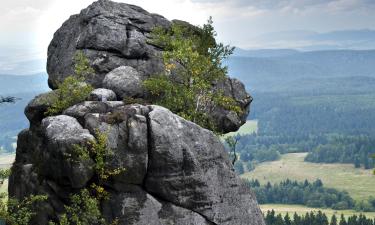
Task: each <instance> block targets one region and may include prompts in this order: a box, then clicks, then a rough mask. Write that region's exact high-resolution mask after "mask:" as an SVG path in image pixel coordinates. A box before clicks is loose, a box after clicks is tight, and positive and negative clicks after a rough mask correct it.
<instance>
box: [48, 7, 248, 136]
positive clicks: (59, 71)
mask: <svg viewBox="0 0 375 225" xmlns="http://www.w3.org/2000/svg"><path fill="white" fill-rule="evenodd" d="M170 25H171V22H170V21H168V20H167V19H165V18H164V17H162V16H159V15H156V14H150V13H148V12H146V11H145V10H143V9H141V8H139V7H137V6H133V5H127V4H123V3H114V2H111V1H108V0H100V1H97V2H94V3H93V4H92V5H90V6H89V7H88V8H86V9H84V10H82V12H81V13H80V14H79V15H74V16H71V17H70V18H69V19H68V20H67V21H66V22H65V23H64V24H63V25H62V27H61V28H60V29H59V30H58V31H57V32H56V33H55V35H54V38H53V40H52V42H51V44H50V46H49V48H48V61H47V72H48V74H49V79H48V81H49V85H50V87H51V88H52V89H55V88H57V84H58V83H59V82H62V81H63V80H64V79H65V78H66V77H67V76H69V75H71V74H73V72H74V62H73V59H74V55H75V54H76V51H77V50H83V51H84V53H85V55H86V56H87V57H88V58H89V60H90V62H91V65H92V67H93V68H94V69H95V74H92V75H91V76H90V77H88V78H87V79H88V81H89V82H90V83H91V84H92V85H94V86H95V87H97V88H100V87H104V88H108V89H112V90H113V91H114V92H115V93H116V94H117V98H118V100H122V99H123V98H124V97H135V98H142V97H144V95H145V93H144V90H142V81H143V80H145V79H146V78H148V77H150V76H153V75H156V74H160V72H161V71H162V70H163V67H164V66H163V61H162V58H161V51H162V49H160V48H158V47H156V46H153V45H151V44H150V43H149V42H148V38H149V36H150V32H151V31H152V29H153V28H154V27H157V26H159V27H164V28H168V27H170ZM190 26H191V25H190ZM214 88H215V87H214ZM216 88H219V89H221V90H224V93H225V94H226V95H227V96H230V97H233V98H234V99H235V100H236V101H237V102H238V103H239V105H240V106H241V108H242V109H243V112H242V113H241V114H240V115H237V114H236V113H234V112H231V111H228V110H224V109H221V108H218V109H217V110H216V111H215V112H214V113H212V115H211V116H212V117H213V118H214V121H215V123H216V125H217V126H218V127H219V128H221V129H222V130H223V131H224V132H230V131H235V130H237V129H238V128H239V127H240V126H241V125H242V124H243V123H244V122H245V121H246V117H247V115H248V113H249V105H250V102H251V100H252V99H251V97H250V95H249V94H248V93H246V90H245V87H244V85H243V84H242V83H241V82H239V81H238V80H236V79H230V78H229V77H227V78H226V79H225V80H224V81H221V82H220V83H219V84H217V85H216Z"/></svg>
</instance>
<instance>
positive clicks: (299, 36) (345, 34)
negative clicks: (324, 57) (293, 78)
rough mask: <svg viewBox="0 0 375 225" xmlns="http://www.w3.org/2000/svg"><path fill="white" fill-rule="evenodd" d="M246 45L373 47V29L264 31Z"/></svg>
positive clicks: (330, 47) (307, 49)
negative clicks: (324, 31)
mask: <svg viewBox="0 0 375 225" xmlns="http://www.w3.org/2000/svg"><path fill="white" fill-rule="evenodd" d="M247 43H248V45H249V46H248V47H258V48H272V49H276V48H293V49H299V50H304V51H317V50H332V49H336V50H337V49H352V50H367V49H375V30H369V29H362V30H340V31H331V32H326V33H318V32H314V31H309V30H292V31H281V32H273V33H266V34H263V35H259V36H257V37H253V38H250V39H249V40H248V42H247Z"/></svg>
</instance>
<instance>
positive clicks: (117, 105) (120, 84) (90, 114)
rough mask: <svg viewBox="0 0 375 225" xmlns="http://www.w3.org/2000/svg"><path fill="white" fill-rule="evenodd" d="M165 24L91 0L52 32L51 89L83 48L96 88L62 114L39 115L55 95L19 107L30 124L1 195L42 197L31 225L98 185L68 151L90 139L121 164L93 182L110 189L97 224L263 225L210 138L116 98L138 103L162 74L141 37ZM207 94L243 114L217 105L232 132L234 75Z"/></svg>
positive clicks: (236, 94)
mask: <svg viewBox="0 0 375 225" xmlns="http://www.w3.org/2000/svg"><path fill="white" fill-rule="evenodd" d="M170 24H171V23H170V22H169V21H168V20H166V19H165V18H164V17H162V16H159V15H155V14H150V13H148V12H146V11H145V10H143V9H141V8H139V7H137V6H133V5H127V4H123V3H114V2H111V1H108V0H99V1H97V2H94V3H93V4H92V5H90V6H89V7H88V8H86V9H84V10H82V11H81V13H80V14H79V15H74V16H72V17H70V19H69V20H67V21H66V22H65V23H64V24H63V26H62V27H61V28H60V29H59V30H58V31H57V32H56V34H55V36H54V39H53V40H52V42H51V44H50V46H49V49H48V73H49V84H50V86H51V87H52V88H56V87H57V83H59V82H61V81H62V80H63V79H64V78H65V77H67V76H68V75H71V74H72V73H73V67H74V65H73V57H74V55H75V52H76V51H77V50H83V51H84V53H85V54H86V56H87V57H88V58H89V60H90V63H91V65H92V66H93V67H94V69H95V74H93V75H92V76H90V78H89V79H88V82H90V83H91V84H93V85H94V86H95V87H96V88H97V89H95V90H94V91H93V92H92V93H91V95H90V97H89V98H88V99H87V100H88V101H84V102H81V103H78V104H75V105H73V106H71V107H69V108H67V109H66V110H64V112H63V113H62V115H57V116H52V117H46V115H45V112H46V111H47V109H48V107H49V106H50V105H51V104H52V101H53V99H55V98H56V91H51V92H48V93H45V94H42V95H39V96H37V97H36V98H35V99H34V100H32V101H31V102H30V103H29V104H28V106H27V107H26V109H25V114H26V116H27V118H28V119H29V121H30V128H29V129H26V130H24V131H22V132H21V133H20V134H19V136H18V142H17V153H16V161H15V163H14V165H13V167H12V175H11V177H10V179H9V194H10V196H11V197H15V198H18V199H22V198H24V197H27V196H29V195H30V194H45V195H48V197H49V198H48V200H47V201H45V202H43V203H40V205H39V206H38V211H37V214H36V217H35V218H34V220H33V221H32V222H31V223H30V224H31V225H45V224H48V221H50V220H56V219H57V218H58V216H59V215H61V214H62V213H63V212H64V205H65V204H67V203H69V196H70V195H71V194H72V193H77V192H78V191H79V190H80V189H82V188H89V187H90V185H91V184H93V183H94V182H95V181H97V180H98V174H97V173H98V172H97V171H96V170H95V167H94V166H95V164H94V162H95V159H94V158H90V157H88V158H84V159H80V158H77V157H74V154H76V151H77V146H81V147H85V146H89V143H90V142H92V141H95V140H97V139H98V137H99V136H98V135H99V133H102V134H105V135H106V136H107V147H108V148H110V149H111V151H112V152H113V155H112V156H108V157H106V158H105V164H106V166H107V167H109V168H110V169H116V168H125V171H122V172H121V173H120V174H117V175H115V176H113V177H111V178H110V179H108V180H105V181H102V185H103V186H104V187H105V189H106V190H107V191H108V192H109V193H110V197H109V199H105V200H102V202H101V212H102V214H103V216H104V217H105V218H106V219H108V220H113V219H115V218H117V219H118V220H119V224H120V225H149V224H156V225H159V224H160V225H170V224H176V225H245V224H246V225H264V221H263V216H262V213H261V211H260V209H259V207H258V204H257V202H256V199H255V196H254V194H253V193H252V192H251V191H250V190H249V189H248V188H247V187H246V186H244V185H243V184H242V181H241V180H240V179H239V178H238V177H237V176H236V174H235V173H234V170H233V167H232V165H231V163H230V160H229V158H228V155H227V153H226V152H225V149H224V147H223V145H222V143H221V142H220V140H219V138H218V137H217V136H216V135H214V134H213V133H212V132H211V131H208V130H206V129H203V128H201V127H199V126H198V125H196V124H194V123H192V122H189V121H186V120H184V119H183V118H181V117H179V116H177V115H175V114H173V113H172V112H170V111H169V110H168V109H165V108H163V107H160V106H155V105H139V104H132V105H126V103H124V102H123V101H121V100H122V99H123V98H125V97H133V98H143V97H144V96H145V93H144V90H142V81H143V80H144V79H145V78H147V77H149V76H152V75H153V74H157V73H158V72H160V71H161V70H162V69H163V63H162V59H161V58H160V55H161V49H158V48H156V47H155V46H152V45H150V44H148V42H147V38H148V36H149V33H150V31H151V30H152V28H154V27H155V26H163V27H166V28H167V27H169V26H170ZM214 89H216V90H220V91H223V92H224V93H225V94H226V95H227V96H231V97H233V98H234V99H235V100H236V101H237V102H238V103H239V104H240V105H241V108H242V109H243V110H244V112H243V113H242V114H241V115H237V114H235V113H234V112H231V111H227V110H224V109H220V108H218V109H217V110H216V111H215V112H214V113H213V114H212V117H213V118H214V119H215V122H216V123H217V124H220V127H221V128H222V130H223V131H234V130H237V129H238V128H239V127H240V126H241V125H242V124H243V122H244V121H245V120H246V117H247V115H248V109H249V105H250V102H251V97H250V96H249V95H248V93H247V92H246V91H245V88H244V85H243V84H242V83H241V82H239V81H238V80H236V79H230V78H227V79H225V80H224V81H222V82H220V83H217V84H215V85H214ZM98 132H99V133H98Z"/></svg>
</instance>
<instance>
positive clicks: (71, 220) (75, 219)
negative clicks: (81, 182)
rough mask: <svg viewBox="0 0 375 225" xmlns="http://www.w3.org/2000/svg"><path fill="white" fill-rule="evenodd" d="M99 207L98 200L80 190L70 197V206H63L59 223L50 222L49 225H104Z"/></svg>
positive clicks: (85, 191)
mask: <svg viewBox="0 0 375 225" xmlns="http://www.w3.org/2000/svg"><path fill="white" fill-rule="evenodd" d="M99 207H100V202H99V200H98V199H97V198H95V197H93V196H91V195H90V192H89V191H88V190H87V189H82V190H81V191H80V192H79V193H78V194H73V195H71V196H70V204H69V205H65V213H64V214H62V215H61V216H60V218H59V222H58V223H55V222H52V221H51V222H50V223H49V225H57V224H58V225H73V224H74V225H90V224H96V225H106V224H107V223H106V221H105V220H104V218H103V217H102V214H101V212H100V208H99Z"/></svg>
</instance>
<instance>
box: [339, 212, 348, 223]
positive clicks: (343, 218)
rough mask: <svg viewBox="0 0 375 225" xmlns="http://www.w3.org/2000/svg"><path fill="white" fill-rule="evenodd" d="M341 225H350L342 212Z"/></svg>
mask: <svg viewBox="0 0 375 225" xmlns="http://www.w3.org/2000/svg"><path fill="white" fill-rule="evenodd" d="M339 225H348V223H347V222H346V220H345V217H344V214H341V219H340V223H339Z"/></svg>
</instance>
